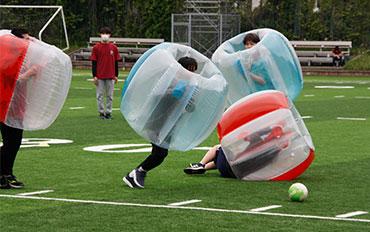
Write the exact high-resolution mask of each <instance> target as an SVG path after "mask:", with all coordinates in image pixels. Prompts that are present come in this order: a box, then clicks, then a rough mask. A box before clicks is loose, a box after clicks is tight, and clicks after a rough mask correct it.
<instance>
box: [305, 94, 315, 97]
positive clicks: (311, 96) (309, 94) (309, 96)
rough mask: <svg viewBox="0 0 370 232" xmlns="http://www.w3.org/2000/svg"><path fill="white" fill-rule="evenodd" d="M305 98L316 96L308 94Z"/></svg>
mask: <svg viewBox="0 0 370 232" xmlns="http://www.w3.org/2000/svg"><path fill="white" fill-rule="evenodd" d="M304 96H305V97H314V96H315V95H314V94H306V95H304Z"/></svg>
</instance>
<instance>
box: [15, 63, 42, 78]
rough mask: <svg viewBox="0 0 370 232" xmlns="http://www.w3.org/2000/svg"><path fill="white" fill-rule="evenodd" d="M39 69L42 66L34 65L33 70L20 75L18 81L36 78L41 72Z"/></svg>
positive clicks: (30, 69)
mask: <svg viewBox="0 0 370 232" xmlns="http://www.w3.org/2000/svg"><path fill="white" fill-rule="evenodd" d="M39 69H40V66H38V65H34V66H32V67H31V68H29V69H28V70H27V71H26V72H24V73H22V74H20V75H19V77H18V79H19V80H21V81H23V80H28V79H29V78H30V77H31V76H35V75H36V74H37V73H38V72H39Z"/></svg>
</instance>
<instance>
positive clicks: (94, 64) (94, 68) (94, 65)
mask: <svg viewBox="0 0 370 232" xmlns="http://www.w3.org/2000/svg"><path fill="white" fill-rule="evenodd" d="M96 53H97V47H96V45H95V46H94V47H93V49H92V52H91V56H90V60H91V63H92V67H91V71H92V76H93V81H94V84H95V85H98V78H97V77H96V74H97V54H96Z"/></svg>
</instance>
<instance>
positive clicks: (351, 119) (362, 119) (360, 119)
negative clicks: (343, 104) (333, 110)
mask: <svg viewBox="0 0 370 232" xmlns="http://www.w3.org/2000/svg"><path fill="white" fill-rule="evenodd" d="M337 119H338V120H349V121H366V118H346V117H337Z"/></svg>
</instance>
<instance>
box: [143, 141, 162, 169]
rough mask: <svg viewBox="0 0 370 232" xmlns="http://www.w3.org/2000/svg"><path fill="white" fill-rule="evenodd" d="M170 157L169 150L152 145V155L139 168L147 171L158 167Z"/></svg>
mask: <svg viewBox="0 0 370 232" xmlns="http://www.w3.org/2000/svg"><path fill="white" fill-rule="evenodd" d="M167 155H168V149H165V148H162V147H159V146H157V145H155V144H153V143H152V153H151V154H150V155H149V156H148V157H146V159H145V160H144V161H143V162H142V163H141V164H140V165H139V166H138V168H139V167H141V168H142V169H144V170H145V171H149V170H152V169H153V168H155V167H158V166H159V165H160V164H161V163H162V162H163V161H164V159H165V158H166V156H167Z"/></svg>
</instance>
